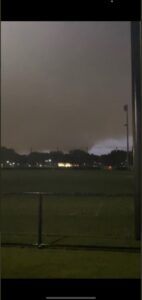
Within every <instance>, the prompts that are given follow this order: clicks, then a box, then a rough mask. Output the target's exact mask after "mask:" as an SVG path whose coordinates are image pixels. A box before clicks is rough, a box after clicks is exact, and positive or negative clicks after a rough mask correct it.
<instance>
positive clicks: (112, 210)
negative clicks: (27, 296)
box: [1, 170, 140, 278]
mask: <svg viewBox="0 0 142 300" xmlns="http://www.w3.org/2000/svg"><path fill="white" fill-rule="evenodd" d="M2 191H3V192H29V191H30V192H31V191H34V192H35V191H38V192H39V191H40V192H56V193H57V192H61V193H66V192H82V193H83V192H87V193H89V192H92V193H100V194H102V193H104V194H113V195H114V197H102V196H91V197H88V196H85V197H82V196H81V197H76V196H72V197H70V196H67V197H65V196H62V197H57V196H54V197H47V196H44V199H43V215H42V216H43V218H42V221H43V223H42V225H43V226H42V238H43V243H49V244H51V243H54V245H55V244H56V245H59V244H62V245H67V244H68V245H78V244H80V245H102V246H116V247H117V246H118V247H119V246H123V247H124V246H126V247H133V248H137V247H139V246H140V243H139V242H137V241H135V238H134V199H133V173H132V172H127V171H96V170H95V171H93V170H85V171H82V170H60V171H59V170H2ZM116 194H117V196H116ZM118 194H121V196H118ZM127 194H129V196H128V195H127ZM1 212H2V213H1V216H2V221H1V229H2V230H1V231H2V242H3V243H6V242H11V243H21V244H22V243H23V244H24V243H29V244H33V243H36V242H37V232H38V198H37V196H32V195H31V196H23V195H19V196H15V195H13V196H4V197H3V198H2V201H1ZM2 277H3V278H139V277H140V254H139V253H136V252H133V253H132V252H130V251H128V252H124V251H121V252H118V251H117V250H115V251H114V252H113V251H102V250H100V251H96V250H95V251H93V250H92V251H89V250H76V251H75V250H72V251H71V249H70V250H64V249H62V250H61V249H58V250H57V249H56V250H55V249H51V248H50V249H49V248H48V249H47V248H46V249H41V250H39V249H36V248H24V247H23V248H22V247H2Z"/></svg>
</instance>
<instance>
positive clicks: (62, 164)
mask: <svg viewBox="0 0 142 300" xmlns="http://www.w3.org/2000/svg"><path fill="white" fill-rule="evenodd" d="M58 167H59V168H71V167H72V164H70V163H62V162H60V163H58Z"/></svg>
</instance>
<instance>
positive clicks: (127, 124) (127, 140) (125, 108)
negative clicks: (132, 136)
mask: <svg viewBox="0 0 142 300" xmlns="http://www.w3.org/2000/svg"><path fill="white" fill-rule="evenodd" d="M124 111H125V112H126V124H125V126H126V143H127V152H126V163H127V168H128V169H129V118H128V105H124Z"/></svg>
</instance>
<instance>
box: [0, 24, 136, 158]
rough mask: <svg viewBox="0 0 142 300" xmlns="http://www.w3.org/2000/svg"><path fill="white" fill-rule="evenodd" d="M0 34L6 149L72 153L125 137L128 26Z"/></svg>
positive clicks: (11, 29)
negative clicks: (73, 150) (55, 150)
mask: <svg viewBox="0 0 142 300" xmlns="http://www.w3.org/2000/svg"><path fill="white" fill-rule="evenodd" d="M1 31H2V33H1V36H2V37H1V40H2V144H3V145H5V146H8V147H12V148H15V149H16V150H17V151H19V152H23V151H29V150H30V148H31V147H32V148H33V149H34V150H46V149H56V148H59V149H61V150H69V149H72V148H86V147H88V148H91V147H92V146H93V145H95V144H98V143H99V141H102V140H106V139H108V140H109V139H115V140H116V139H119V140H120V139H121V138H122V139H123V138H124V137H125V128H124V123H125V113H124V111H123V105H124V104H125V103H128V104H129V107H130V105H131V53H130V24H129V22H2V29H1ZM130 123H131V109H130Z"/></svg>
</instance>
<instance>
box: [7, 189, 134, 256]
mask: <svg viewBox="0 0 142 300" xmlns="http://www.w3.org/2000/svg"><path fill="white" fill-rule="evenodd" d="M1 198H2V201H1V212H2V213H1V216H2V218H1V235H2V239H1V240H2V245H23V246H24V245H29V246H37V247H39V248H41V247H43V246H47V247H87V248H95V247H96V248H99V247H103V248H113V249H115V248H117V249H118V248H121V249H136V250H138V249H139V243H138V241H136V240H135V237H134V199H133V195H131V194H125V195H123V194H117V195H114V194H107V195H106V194H100V193H99V194H95V193H45V192H43V193H41V192H40V193H39V192H31V193H30V192H27V193H3V194H2V197H1Z"/></svg>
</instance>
